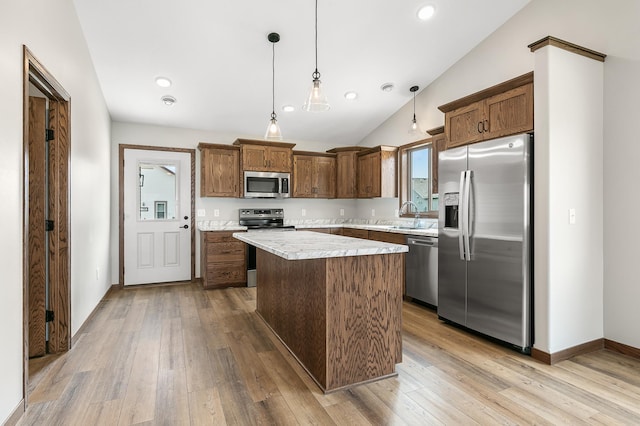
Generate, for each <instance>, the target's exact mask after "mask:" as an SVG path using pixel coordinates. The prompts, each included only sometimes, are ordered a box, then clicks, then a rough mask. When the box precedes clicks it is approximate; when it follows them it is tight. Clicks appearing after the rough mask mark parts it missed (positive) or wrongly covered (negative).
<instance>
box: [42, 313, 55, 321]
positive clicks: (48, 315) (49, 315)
mask: <svg viewBox="0 0 640 426" xmlns="http://www.w3.org/2000/svg"><path fill="white" fill-rule="evenodd" d="M44 320H45V321H46V322H51V321H53V311H44Z"/></svg>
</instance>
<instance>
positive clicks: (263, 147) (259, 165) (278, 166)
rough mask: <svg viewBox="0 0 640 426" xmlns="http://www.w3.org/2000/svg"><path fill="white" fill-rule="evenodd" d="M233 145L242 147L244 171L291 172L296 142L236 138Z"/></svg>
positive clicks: (242, 168)
mask: <svg viewBox="0 0 640 426" xmlns="http://www.w3.org/2000/svg"><path fill="white" fill-rule="evenodd" d="M233 145H234V146H239V147H240V163H241V165H242V167H241V170H243V171H245V170H252V171H257V172H281V173H291V166H292V150H293V147H294V146H295V144H292V143H283V142H267V141H261V140H253V139H236V140H235V141H234V142H233Z"/></svg>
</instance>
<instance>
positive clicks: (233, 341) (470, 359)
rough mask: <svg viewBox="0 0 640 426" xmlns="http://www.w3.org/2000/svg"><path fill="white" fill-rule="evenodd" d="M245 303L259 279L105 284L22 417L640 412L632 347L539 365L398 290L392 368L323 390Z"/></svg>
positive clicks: (605, 420)
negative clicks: (218, 285)
mask: <svg viewBox="0 0 640 426" xmlns="http://www.w3.org/2000/svg"><path fill="white" fill-rule="evenodd" d="M254 310H255V288H229V289H221V290H201V289H200V288H199V287H198V286H197V284H186V285H180V286H158V287H138V288H133V289H131V288H127V289H123V290H116V291H112V292H110V293H109V294H108V295H107V296H106V297H105V299H104V300H103V301H102V302H101V303H100V304H99V305H98V307H97V308H96V312H95V313H94V315H93V316H92V317H91V318H90V320H89V321H88V322H87V324H85V326H84V327H83V329H82V330H81V332H80V333H79V335H78V336H77V343H76V344H75V345H74V347H73V349H72V350H71V351H69V352H68V353H66V354H64V355H62V356H59V357H57V358H55V360H54V361H53V362H52V363H51V364H50V365H49V366H48V367H46V368H44V369H43V370H42V371H40V372H39V379H38V382H37V384H35V385H34V386H32V389H31V392H30V397H29V406H28V408H27V411H26V413H25V414H24V416H23V417H22V419H21V420H20V422H19V424H20V425H43V424H46V425H131V424H142V425H210V424H213V425H224V424H229V425H254V424H265V425H270V424H279V425H280V424H282V425H298V424H303V425H306V424H317V425H334V424H335V425H391V424H394V425H402V424H408V425H423V424H464V425H470V424H481V425H486V424H547V425H556V424H606V425H612V424H627V425H628V424H640V360H638V359H635V358H630V357H627V356H624V355H620V354H618V353H615V352H610V351H606V350H602V351H598V352H595V353H591V354H588V355H582V356H578V357H575V358H573V359H570V360H566V361H562V362H560V363H558V364H556V365H554V366H548V365H544V364H541V363H539V362H537V361H535V360H533V359H532V358H530V357H528V356H525V355H521V354H519V353H517V352H515V351H512V350H509V349H506V348H503V347H500V346H497V345H495V344H494V343H492V342H489V341H487V340H484V339H481V338H478V337H476V336H473V335H470V334H469V333H466V332H463V331H461V330H458V329H456V328H454V327H451V326H448V325H445V324H443V323H441V322H440V321H439V320H438V319H437V316H436V314H435V313H434V312H433V311H431V310H429V309H427V308H424V307H421V306H418V305H415V304H412V303H408V302H404V304H403V345H404V347H403V362H402V363H401V364H399V365H398V366H397V370H398V373H399V374H398V376H397V377H395V378H390V379H385V380H381V381H378V382H375V383H371V384H367V385H363V386H359V387H356V388H352V389H350V390H346V391H341V392H336V393H333V394H329V395H324V394H322V393H321V392H320V390H319V388H318V387H317V386H316V385H315V384H314V383H313V382H312V380H311V379H310V378H309V377H308V376H307V374H306V373H305V372H304V370H303V369H302V368H301V367H300V366H299V365H298V364H297V363H296V361H295V360H294V359H293V358H292V357H291V355H290V354H289V353H288V352H287V351H286V349H284V347H283V346H282V345H281V343H280V342H279V341H278V340H277V339H276V338H275V337H274V336H273V335H272V334H271V332H270V331H269V330H268V329H267V327H266V326H265V325H264V324H263V323H262V321H261V320H260V319H259V318H258V317H257V315H256V314H255V312H254Z"/></svg>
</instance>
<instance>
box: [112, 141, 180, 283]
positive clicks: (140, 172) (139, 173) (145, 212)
mask: <svg viewBox="0 0 640 426" xmlns="http://www.w3.org/2000/svg"><path fill="white" fill-rule="evenodd" d="M190 216H191V157H190V154H189V153H187V152H173V151H148V150H140V149H125V150H124V285H133V284H150V283H161V282H171V281H189V280H191V229H189V224H190V223H191V217H190Z"/></svg>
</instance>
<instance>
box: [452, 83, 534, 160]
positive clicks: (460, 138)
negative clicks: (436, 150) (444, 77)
mask: <svg viewBox="0 0 640 426" xmlns="http://www.w3.org/2000/svg"><path fill="white" fill-rule="evenodd" d="M439 109H440V111H442V112H444V113H445V115H444V120H445V125H444V128H445V135H446V140H447V142H446V147H447V148H453V147H456V146H461V145H467V144H470V143H474V142H479V141H483V140H488V139H494V138H498V137H502V136H507V135H513V134H517V133H524V132H529V131H532V130H533V73H528V74H525V75H522V76H520V77H516V78H514V79H512V80H509V81H506V82H504V83H501V84H498V85H496V86H493V87H490V88H488V89H486V90H482V91H480V92H477V93H474V94H472V95H469V96H466V97H464V98H462V99H458V100H456V101H453V102H450V103H448V104H445V105H442V106H440V107H439Z"/></svg>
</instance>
